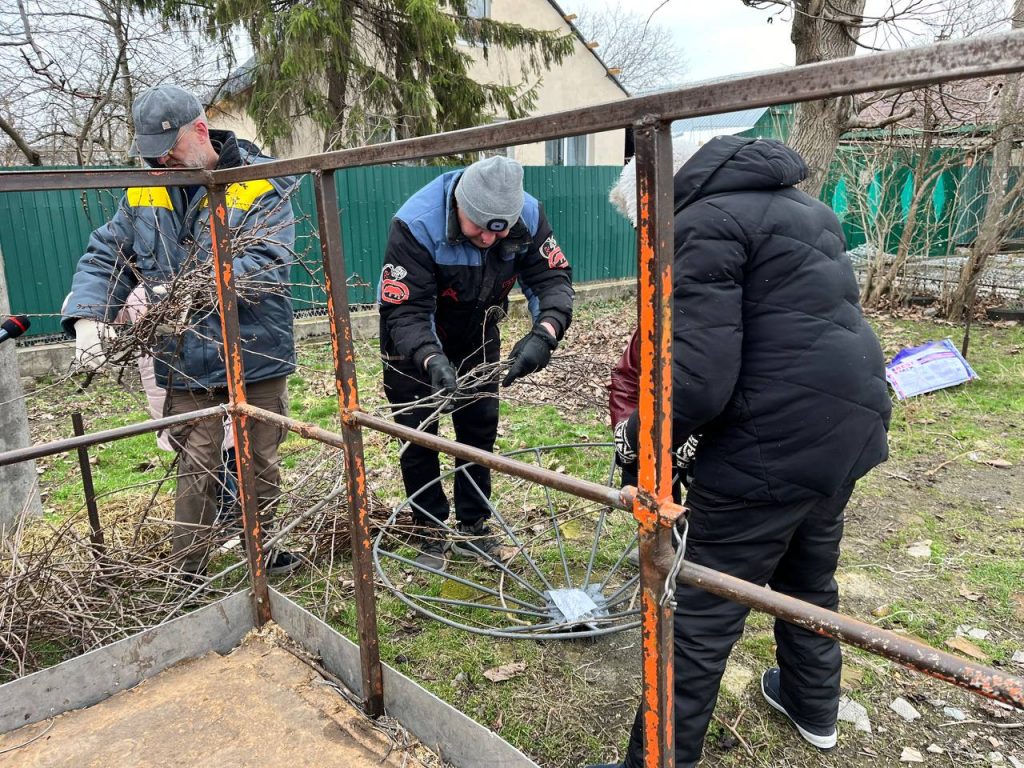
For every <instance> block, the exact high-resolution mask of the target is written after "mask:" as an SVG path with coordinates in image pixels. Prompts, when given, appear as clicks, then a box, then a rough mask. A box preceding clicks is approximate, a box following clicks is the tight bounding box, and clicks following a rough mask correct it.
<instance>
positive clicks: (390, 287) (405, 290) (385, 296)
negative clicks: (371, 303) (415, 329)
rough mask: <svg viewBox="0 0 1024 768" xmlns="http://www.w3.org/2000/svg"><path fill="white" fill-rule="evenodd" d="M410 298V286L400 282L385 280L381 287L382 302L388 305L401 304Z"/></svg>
mask: <svg viewBox="0 0 1024 768" xmlns="http://www.w3.org/2000/svg"><path fill="white" fill-rule="evenodd" d="M408 298H409V286H407V285H406V284H405V283H403V282H402V281H400V280H390V279H385V280H383V281H382V282H381V285H380V300H381V301H386V302H387V303H388V304H401V303H402V302H403V301H405V300H406V299H408Z"/></svg>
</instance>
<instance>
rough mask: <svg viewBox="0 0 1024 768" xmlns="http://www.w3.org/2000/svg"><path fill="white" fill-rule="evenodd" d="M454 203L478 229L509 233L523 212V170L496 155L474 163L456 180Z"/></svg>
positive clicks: (514, 162)
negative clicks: (456, 202)
mask: <svg viewBox="0 0 1024 768" xmlns="http://www.w3.org/2000/svg"><path fill="white" fill-rule="evenodd" d="M455 199H456V200H457V201H458V203H459V210H460V211H462V212H463V213H464V214H466V216H467V218H469V220H470V221H472V222H473V223H474V224H476V225H477V226H478V227H480V228H481V229H486V230H489V231H490V232H504V231H505V230H506V229H511V228H512V227H513V226H514V225H515V223H516V222H517V221H518V220H519V214H520V213H522V212H523V166H521V165H520V164H519V163H517V162H516V161H515V160H509V159H508V158H507V157H501V156H500V155H499V156H495V157H488V158H486V159H485V160H478V161H477V162H475V163H473V164H472V165H471V166H469V168H467V169H466V170H465V171H464V172H463V174H462V176H461V177H460V178H459V183H458V185H457V186H456V187H455Z"/></svg>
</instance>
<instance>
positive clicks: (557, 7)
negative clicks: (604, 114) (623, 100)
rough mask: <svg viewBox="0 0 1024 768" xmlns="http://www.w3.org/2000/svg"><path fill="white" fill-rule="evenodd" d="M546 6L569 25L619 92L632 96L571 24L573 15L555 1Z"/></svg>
mask: <svg viewBox="0 0 1024 768" xmlns="http://www.w3.org/2000/svg"><path fill="white" fill-rule="evenodd" d="M548 4H549V5H550V6H551V7H552V8H554V9H555V10H556V11H557V12H558V15H559V16H561V17H562V21H564V22H565V23H566V24H568V25H569V29H571V30H572V31H573V34H575V35H576V37H577V38H578V39H579V41H580V42H581V43H583V47H584V48H586V49H587V50H588V51H590V55H591V56H593V57H594V58H595V59H597V62H598V64H600V65H601V66H602V67H603V68H604V71H605V75H607V76H608V77H609V78H611V80H612V82H614V83H615V85H617V86H618V88H619V90H620V91H622V92H623V93H624V94H626V95H627V96H632V95H633V94H631V93H630V92H629V91H628V90H626V86H624V85H623V84H622V81H621V80H619V78H618V77H616V76H615V75H613V74H612V72H611V68H610V67H609V66H608V65H607V64H605V63H604V59H602V58H601V56H600V55H599V54H598V53H597V51H595V50H594V49H593V48H591V47H590V42H591V41H590V40H587V38H585V37H584V36H583V33H582V32H581V31H580V28H579V27H577V26H576V25H575V24H574V23H573V21H572V19H573V18H575V15H574V14H568V13H566V12H565V11H563V10H562V7H561V6H560V5H559V4H558V3H556V2H555V0H548Z"/></svg>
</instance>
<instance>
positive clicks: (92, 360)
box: [75, 317, 117, 371]
mask: <svg viewBox="0 0 1024 768" xmlns="http://www.w3.org/2000/svg"><path fill="white" fill-rule="evenodd" d="M115 338H117V334H115V333H114V329H113V328H111V327H110V326H109V325H107V324H106V323H101V322H99V321H98V320H90V319H88V318H85V317H83V318H82V319H80V320H77V321H75V362H76V363H77V364H78V367H79V368H81V369H83V370H86V371H98V370H99V369H100V368H102V367H103V366H104V365H105V364H106V362H107V356H106V355H105V354H104V352H103V342H104V340H107V341H110V340H113V339H115Z"/></svg>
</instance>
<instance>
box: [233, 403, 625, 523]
mask: <svg viewBox="0 0 1024 768" xmlns="http://www.w3.org/2000/svg"><path fill="white" fill-rule="evenodd" d="M231 410H232V411H234V412H237V413H245V414H247V415H249V416H252V418H254V419H259V420H260V421H264V422H266V423H268V424H274V425H277V426H279V427H284V428H285V429H289V430H291V431H292V432H295V433H296V434H298V435H301V436H302V437H305V438H308V439H310V440H319V441H320V442H322V443H327V444H328V445H333V446H335V447H336V448H344V447H345V439H344V438H343V437H342V436H341V435H339V434H337V433H336V432H331V431H329V430H326V429H323V428H322V427H318V426H316V425H315V424H308V423H306V422H303V421H298V420H296V419H293V418H291V417H289V416H281V415H279V414H276V413H272V412H271V411H265V410H263V409H262V408H256V407H255V406H252V405H249V404H245V405H235V406H233V407H232V409H231ZM347 415H348V416H349V417H350V418H351V419H352V421H353V422H354V423H356V424H358V425H359V426H361V427H368V428H370V429H375V430H377V431H378V432H384V433H385V434H388V435H391V436H393V437H397V438H399V439H401V440H408V441H409V442H411V443H416V444H417V445H422V446H423V447H424V448H430V449H432V450H435V451H439V452H442V453H447V454H448V455H449V456H455V457H457V458H460V459H465V460H466V461H471V462H473V463H474V464H479V465H480V466H483V467H489V468H491V469H496V470H498V471H499V472H502V473H504V474H506V475H512V476H514V477H521V478H523V479H524V480H529V481H530V482H533V483H537V484H538V485H543V486H545V487H547V488H553V489H554V490H556V491H565V492H566V493H571V494H573V495H575V496H579V497H581V498H584V499H589V500H590V501H596V502H597V503H598V504H604V505H606V506H609V507H614V508H615V509H622V510H625V511H630V510H632V508H633V494H632V493H629V492H627V493H623V492H622V491H621V490H619V489H618V488H609V487H608V486H606V485H600V484H598V483H592V482H589V481H587V480H580V479H579V478H575V477H572V476H570V475H565V474H562V473H560V472H553V471H552V470H550V469H544V468H542V467H538V466H537V465H536V464H525V463H523V462H521V461H516V460H515V459H510V458H508V457H507V456H499V455H498V454H496V453H491V452H490V451H484V450H481V449H479V448H471V447H470V446H468V445H463V444H462V443H456V442H455V441H454V440H446V439H445V438H443V437H435V436H434V435H431V434H429V433H427V432H420V431H418V430H415V429H412V428H411V427H403V426H402V425H401V424H395V423H394V422H393V421H388V420H387V419H382V418H380V417H378V416H371V415H369V414H368V413H363V412H362V411H349V412H348V413H347Z"/></svg>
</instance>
